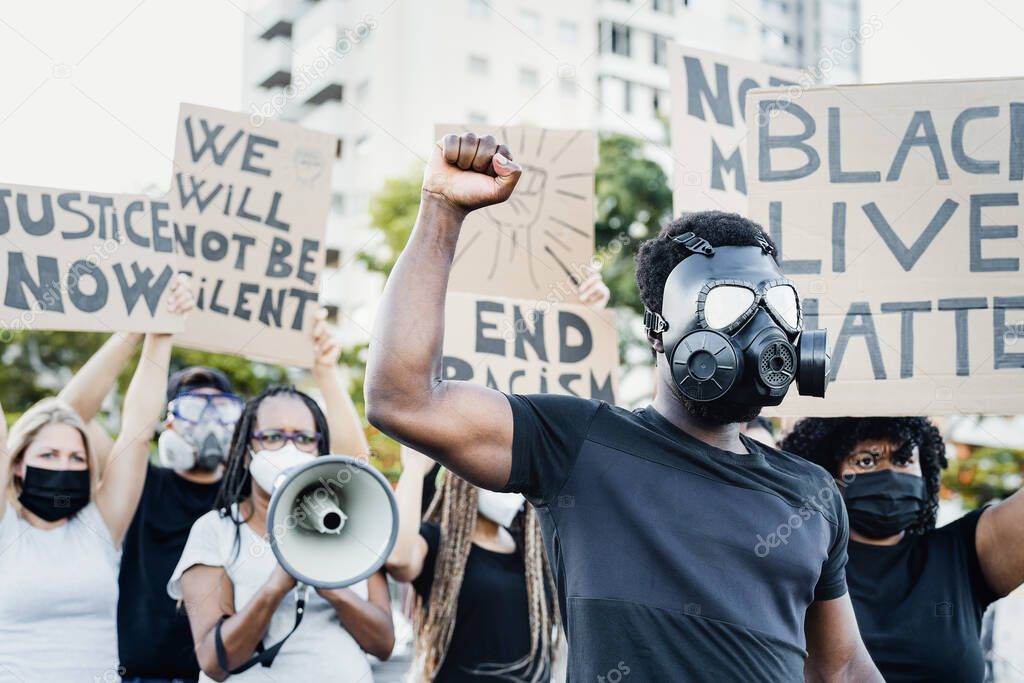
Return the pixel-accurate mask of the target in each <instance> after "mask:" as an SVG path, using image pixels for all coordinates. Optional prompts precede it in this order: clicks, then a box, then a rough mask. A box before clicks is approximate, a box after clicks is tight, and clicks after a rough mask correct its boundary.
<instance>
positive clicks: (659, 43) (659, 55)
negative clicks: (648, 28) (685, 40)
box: [651, 33, 668, 66]
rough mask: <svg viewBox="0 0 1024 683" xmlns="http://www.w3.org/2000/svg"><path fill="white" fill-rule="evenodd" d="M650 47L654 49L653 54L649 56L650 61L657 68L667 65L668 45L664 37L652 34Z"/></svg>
mask: <svg viewBox="0 0 1024 683" xmlns="http://www.w3.org/2000/svg"><path fill="white" fill-rule="evenodd" d="M651 46H652V47H653V48H654V52H653V54H652V55H651V61H653V62H654V63H655V64H657V65H658V66H665V65H666V64H668V44H667V41H666V40H665V36H659V35H658V34H657V33H652V34H651Z"/></svg>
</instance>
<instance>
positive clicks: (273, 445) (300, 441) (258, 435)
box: [252, 429, 320, 453]
mask: <svg viewBox="0 0 1024 683" xmlns="http://www.w3.org/2000/svg"><path fill="white" fill-rule="evenodd" d="M252 438H253V439H254V440H255V441H256V443H258V444H259V445H260V449H261V450H264V451H276V450H279V449H281V448H284V445H285V444H286V443H288V442H289V441H291V442H292V443H293V444H295V447H296V448H298V449H299V450H300V451H305V452H307V453H315V452H316V450H317V447H318V446H319V445H320V433H319V432H294V433H291V434H289V433H287V432H283V431H281V430H279V429H261V430H260V431H258V432H254V433H253V435H252Z"/></svg>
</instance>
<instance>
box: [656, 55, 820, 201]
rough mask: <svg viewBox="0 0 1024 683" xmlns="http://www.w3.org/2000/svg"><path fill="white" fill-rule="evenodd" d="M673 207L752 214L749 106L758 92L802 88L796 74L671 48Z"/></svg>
mask: <svg viewBox="0 0 1024 683" xmlns="http://www.w3.org/2000/svg"><path fill="white" fill-rule="evenodd" d="M668 57H669V65H670V66H669V76H670V79H671V86H672V114H671V121H670V123H671V128H672V158H673V168H672V204H673V208H674V209H675V213H676V214H677V215H678V214H680V213H682V212H684V211H704V210H712V209H717V210H720V211H730V212H733V213H738V214H741V215H746V213H747V180H746V177H747V174H748V173H749V171H748V170H747V166H746V163H745V162H744V156H745V155H746V140H747V135H748V130H750V129H749V127H748V124H747V121H748V119H747V118H746V111H745V104H746V99H747V94H748V93H749V92H750V91H751V90H753V89H754V88H761V87H770V86H771V87H774V86H780V85H789V84H795V83H799V82H800V80H801V73H800V72H799V71H797V70H796V69H787V68H784V67H780V66H769V65H766V64H761V63H759V62H751V61H748V60H746V59H738V58H736V57H730V56H728V55H722V54H718V53H716V52H707V51H705V50H695V49H694V48H691V47H687V46H684V45H679V44H678V43H669V52H668Z"/></svg>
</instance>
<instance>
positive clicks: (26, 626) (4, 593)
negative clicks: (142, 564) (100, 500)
mask: <svg viewBox="0 0 1024 683" xmlns="http://www.w3.org/2000/svg"><path fill="white" fill-rule="evenodd" d="M2 502H3V505H4V516H3V518H2V519H0V681H3V682H5V683H6V682H7V681H12V682H15V681H16V682H18V683H20V682H21V681H46V682H47V683H64V682H65V681H66V682H67V683H82V681H85V682H86V683H92V682H93V681H97V682H98V683H116V682H117V681H120V680H121V677H120V676H119V675H118V671H117V667H118V660H117V570H118V565H119V563H120V561H121V550H120V548H118V547H117V546H116V545H115V544H114V540H113V538H111V536H110V531H109V530H108V529H107V525H106V523H105V522H104V521H103V516H102V515H100V511H99V509H98V508H97V507H96V504H95V503H89V504H88V505H86V506H85V507H84V508H82V509H81V510H79V511H78V512H77V513H76V514H75V515H74V516H72V517H71V519H69V520H68V521H67V522H66V523H65V524H62V525H60V526H59V527H56V528H53V529H38V528H36V527H34V526H32V525H31V524H29V523H28V522H27V521H25V520H24V519H23V518H21V517H20V516H18V513H17V512H16V511H15V509H14V507H13V506H12V505H11V504H10V503H9V502H7V501H6V500H4V501H2Z"/></svg>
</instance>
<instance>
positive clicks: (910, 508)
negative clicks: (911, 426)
mask: <svg viewBox="0 0 1024 683" xmlns="http://www.w3.org/2000/svg"><path fill="white" fill-rule="evenodd" d="M927 495H928V494H927V491H926V489H925V485H924V479H923V478H922V477H919V476H917V475H914V474H905V473H903V472H895V471H893V470H882V471H880V472H865V473H863V474H858V475H857V476H856V477H854V479H853V481H851V482H850V483H849V484H847V485H846V490H845V491H843V499H844V500H845V501H846V511H847V512H848V513H849V515H850V526H851V527H852V528H853V529H854V530H855V531H857V532H858V533H861V534H864V535H865V536H867V537H868V538H888V537H889V536H895V535H896V534H898V533H899V532H901V531H903V530H905V529H907V528H909V527H911V526H913V524H914V522H916V521H917V518H918V517H919V516H920V514H921V510H922V508H924V504H925V502H926V501H927Z"/></svg>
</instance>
